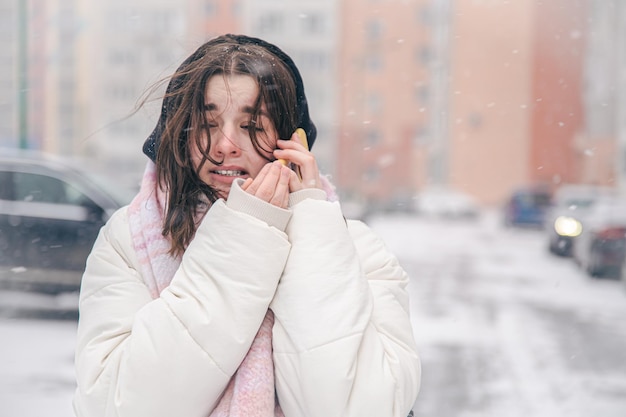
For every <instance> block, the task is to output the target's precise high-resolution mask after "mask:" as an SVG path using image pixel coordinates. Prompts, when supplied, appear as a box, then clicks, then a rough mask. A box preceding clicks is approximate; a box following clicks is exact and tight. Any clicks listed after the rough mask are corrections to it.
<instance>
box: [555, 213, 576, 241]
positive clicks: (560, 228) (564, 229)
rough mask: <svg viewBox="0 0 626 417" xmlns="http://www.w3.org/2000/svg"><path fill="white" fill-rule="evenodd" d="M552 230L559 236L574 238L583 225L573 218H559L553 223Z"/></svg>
mask: <svg viewBox="0 0 626 417" xmlns="http://www.w3.org/2000/svg"><path fill="white" fill-rule="evenodd" d="M554 230H555V231H556V232H557V233H558V234H559V235H561V236H569V237H576V236H578V235H580V234H581V233H582V231H583V225H582V224H581V223H580V222H579V221H578V220H576V219H574V218H573V217H567V216H559V217H557V218H556V220H555V221H554Z"/></svg>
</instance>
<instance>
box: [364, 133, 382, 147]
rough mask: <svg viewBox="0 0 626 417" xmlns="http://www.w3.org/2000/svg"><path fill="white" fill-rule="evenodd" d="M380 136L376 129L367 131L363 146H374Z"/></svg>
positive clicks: (378, 141)
mask: <svg viewBox="0 0 626 417" xmlns="http://www.w3.org/2000/svg"><path fill="white" fill-rule="evenodd" d="M381 136H382V135H381V134H380V132H379V131H378V130H377V129H371V130H368V131H367V132H366V133H365V145H366V146H376V145H378V144H379V143H380V138H381Z"/></svg>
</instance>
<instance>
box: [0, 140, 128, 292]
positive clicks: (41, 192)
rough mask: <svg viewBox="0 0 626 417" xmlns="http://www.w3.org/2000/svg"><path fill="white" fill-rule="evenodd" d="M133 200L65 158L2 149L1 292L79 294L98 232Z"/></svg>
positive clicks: (0, 169)
mask: <svg viewBox="0 0 626 417" xmlns="http://www.w3.org/2000/svg"><path fill="white" fill-rule="evenodd" d="M131 198H132V195H131V193H130V191H128V192H126V191H125V190H124V189H123V188H121V187H118V186H112V185H107V184H106V182H104V181H103V180H102V179H99V178H96V177H95V176H94V175H93V174H92V173H91V172H90V171H89V170H86V169H82V170H81V169H79V168H76V167H74V166H73V165H71V164H70V163H69V162H67V161H64V160H62V159H59V158H56V157H52V156H49V155H44V154H40V153H34V152H30V151H16V150H6V149H3V150H0V288H4V289H19V290H33V291H38V292H45V293H50V294H58V293H61V292H70V291H76V290H78V289H79V287H80V280H81V276H82V272H83V269H84V266H85V261H86V258H87V255H88V254H89V251H90V250H91V247H92V245H93V243H94V241H95V238H96V236H97V234H98V231H99V230H100V228H101V227H102V225H103V224H104V223H105V222H106V221H107V219H108V218H109V217H110V216H111V214H112V213H113V212H114V211H115V210H116V209H118V208H119V207H121V206H122V205H125V204H127V203H129V202H130V199H131Z"/></svg>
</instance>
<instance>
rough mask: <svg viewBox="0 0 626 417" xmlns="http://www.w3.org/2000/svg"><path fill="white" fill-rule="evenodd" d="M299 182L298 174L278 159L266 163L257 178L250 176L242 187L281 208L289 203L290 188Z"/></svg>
mask: <svg viewBox="0 0 626 417" xmlns="http://www.w3.org/2000/svg"><path fill="white" fill-rule="evenodd" d="M297 183H299V180H298V176H297V175H296V173H295V172H293V171H292V170H291V169H289V168H288V167H286V166H284V165H283V164H281V163H280V162H278V161H274V162H272V163H269V164H266V165H265V166H264V167H263V168H262V169H261V172H259V175H257V176H256V178H248V179H246V180H245V181H244V183H243V184H242V185H241V188H242V189H243V190H244V191H245V192H247V193H249V194H252V195H253V196H256V197H258V198H260V199H261V200H263V201H266V202H268V203H270V204H273V205H275V206H277V207H280V208H287V206H288V205H289V192H290V189H292V188H293V187H296V186H297Z"/></svg>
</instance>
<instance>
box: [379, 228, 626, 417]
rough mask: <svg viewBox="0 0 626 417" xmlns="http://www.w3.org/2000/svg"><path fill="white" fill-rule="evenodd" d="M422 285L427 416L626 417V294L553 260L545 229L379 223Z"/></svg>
mask: <svg viewBox="0 0 626 417" xmlns="http://www.w3.org/2000/svg"><path fill="white" fill-rule="evenodd" d="M372 223H373V226H374V227H375V228H376V229H377V230H378V231H379V232H380V233H381V235H382V236H383V237H384V239H385V240H386V241H387V243H388V246H389V247H390V248H391V249H392V251H393V252H395V253H396V254H397V255H398V256H399V257H400V261H401V263H402V264H403V265H404V267H405V268H406V269H407V271H408V272H409V274H410V275H411V277H412V281H411V295H412V298H411V306H412V321H413V325H414V326H413V327H414V331H415V337H416V340H417V342H418V346H419V349H420V353H421V357H422V366H423V379H422V391H421V393H420V396H419V398H418V401H417V403H416V405H415V408H414V411H415V414H416V416H438V417H464V416H506V417H518V416H519V417H522V416H523V417H543V416H545V417H557V416H568V417H575V416H581V417H582V416H590V415H602V416H603V417H607V416H615V417H618V416H624V415H626V320H625V318H626V291H625V289H626V286H624V285H623V284H622V283H621V282H619V281H611V280H598V279H592V278H589V277H587V276H586V275H585V274H584V273H582V272H581V271H580V270H579V269H578V268H577V266H576V265H575V264H574V263H573V261H572V260H571V259H565V258H557V257H555V256H553V255H551V254H549V253H548V250H547V240H546V238H545V236H544V234H543V232H541V231H538V230H520V229H506V228H503V227H502V226H500V223H499V220H498V218H497V217H488V218H486V219H484V220H483V221H482V222H481V223H480V224H470V223H458V222H457V223H450V222H448V223H445V222H442V221H429V222H426V221H423V220H419V219H418V220H416V219H407V218H397V219H394V220H392V221H389V220H388V219H387V220H383V221H381V222H380V223H378V222H377V221H375V220H374V221H373V222H372Z"/></svg>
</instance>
